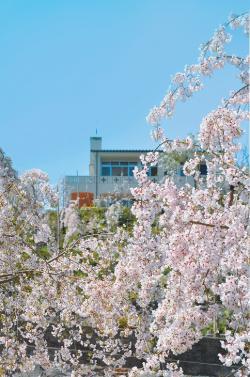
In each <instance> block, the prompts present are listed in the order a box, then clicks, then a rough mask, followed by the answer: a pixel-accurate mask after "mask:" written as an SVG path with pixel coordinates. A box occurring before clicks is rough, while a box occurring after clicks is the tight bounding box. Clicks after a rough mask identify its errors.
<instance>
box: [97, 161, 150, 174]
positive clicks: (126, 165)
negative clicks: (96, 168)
mask: <svg viewBox="0 0 250 377" xmlns="http://www.w3.org/2000/svg"><path fill="white" fill-rule="evenodd" d="M137 165H138V164H137V162H128V161H103V162H102V165H101V166H102V168H101V172H102V176H113V177H115V176H118V177H120V176H124V177H133V170H134V168H135V166H137ZM152 174H153V175H157V168H156V173H155V170H154V169H153V171H152Z"/></svg>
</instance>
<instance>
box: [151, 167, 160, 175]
mask: <svg viewBox="0 0 250 377" xmlns="http://www.w3.org/2000/svg"><path fill="white" fill-rule="evenodd" d="M157 173H158V169H157V166H151V168H150V175H151V177H156V176H157Z"/></svg>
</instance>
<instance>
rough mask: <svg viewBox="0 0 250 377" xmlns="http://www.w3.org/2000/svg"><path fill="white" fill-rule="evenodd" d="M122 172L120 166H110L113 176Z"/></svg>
mask: <svg viewBox="0 0 250 377" xmlns="http://www.w3.org/2000/svg"><path fill="white" fill-rule="evenodd" d="M121 173H122V168H120V166H112V176H113V177H115V176H116V177H117V176H118V177H119V176H120V175H122V174H121Z"/></svg>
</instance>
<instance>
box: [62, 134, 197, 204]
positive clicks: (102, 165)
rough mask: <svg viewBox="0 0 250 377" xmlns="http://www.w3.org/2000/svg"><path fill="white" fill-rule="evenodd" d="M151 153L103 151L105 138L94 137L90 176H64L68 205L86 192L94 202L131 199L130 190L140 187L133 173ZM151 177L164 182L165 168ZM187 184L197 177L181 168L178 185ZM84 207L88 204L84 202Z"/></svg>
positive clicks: (152, 171) (154, 171)
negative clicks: (108, 199)
mask: <svg viewBox="0 0 250 377" xmlns="http://www.w3.org/2000/svg"><path fill="white" fill-rule="evenodd" d="M148 152H151V150H129V149H126V150H116V149H102V138H101V137H91V138H90V163H89V175H88V176H81V175H79V176H65V177H64V202H65V203H67V202H68V201H69V200H70V199H76V197H77V198H79V197H82V198H84V195H85V193H91V196H92V197H93V199H102V198H107V197H116V198H129V197H131V194H130V188H131V187H135V186H136V184H137V182H136V180H135V178H134V176H133V170H134V168H135V166H140V156H141V155H142V154H146V153H148ZM159 152H160V153H162V151H159ZM149 177H150V179H152V180H153V181H154V182H159V181H161V180H162V179H163V178H164V169H163V168H162V167H161V166H154V167H151V169H150V171H149ZM187 181H188V182H189V183H190V184H193V178H192V177H188V178H187V177H185V176H183V174H182V170H181V167H180V169H179V172H177V174H176V183H177V185H179V186H181V185H183V184H185V183H186V182H187ZM82 200H83V199H82ZM82 204H83V205H84V204H86V203H84V200H83V202H82Z"/></svg>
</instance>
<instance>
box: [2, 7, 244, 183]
mask: <svg viewBox="0 0 250 377" xmlns="http://www.w3.org/2000/svg"><path fill="white" fill-rule="evenodd" d="M247 5H248V2H247V1H246V0H219V1H218V0H210V1H209V0H203V1H201V0H99V1H97V0H42V1H34V0H30V1H29V0H22V1H20V0H5V1H1V2H0V48H1V60H0V103H1V110H0V135H1V137H0V146H1V147H2V148H3V149H4V151H5V152H6V153H7V154H8V155H9V156H10V157H11V158H12V160H13V164H14V167H15V168H16V169H17V170H18V171H19V172H22V171H24V170H27V169H30V168H41V169H42V170H44V171H46V172H48V173H49V175H50V177H51V180H52V182H53V183H55V182H56V181H57V180H58V179H59V178H60V177H62V176H63V175H64V174H76V171H77V170H78V171H79V174H87V173H88V162H89V137H90V136H94V135H95V130H96V128H97V129H98V135H99V136H102V137H103V146H104V147H105V148H114V149H116V148H152V147H153V142H152V140H151V138H150V135H149V134H150V126H149V125H148V124H147V123H146V121H145V116H146V115H147V113H148V111H149V110H150V108H151V107H152V106H154V105H156V104H158V103H159V102H160V100H161V99H162V97H163V95H164V94H165V92H166V89H167V88H168V85H169V80H170V77H171V75H172V74H174V73H175V72H177V71H180V70H182V69H183V67H184V66H185V64H192V63H195V62H196V61H197V55H198V47H199V45H200V44H201V43H202V42H205V41H206V40H207V39H208V38H209V37H210V36H211V34H212V33H213V31H214V29H215V28H216V27H217V26H218V25H219V24H221V23H223V22H224V21H225V20H226V19H227V17H228V15H229V14H230V13H231V12H233V13H241V12H243V11H246V10H247ZM235 45H236V47H237V49H238V51H240V53H241V52H242V51H244V50H246V49H247V39H246V38H245V37H244V38H243V37H241V36H240V34H239V35H236V41H235ZM235 74H236V71H233V70H230V69H227V70H226V71H225V72H224V73H220V74H216V77H215V78H214V79H211V80H209V81H208V87H207V91H202V92H200V93H199V94H197V95H196V96H195V97H194V98H193V99H192V100H191V101H189V102H188V103H185V104H180V105H179V106H178V107H177V113H176V115H175V117H174V119H173V120H171V121H170V122H168V126H167V127H168V135H169V137H182V136H185V135H186V134H187V133H189V132H193V133H195V132H197V130H198V125H199V123H200V121H201V119H202V117H203V116H204V115H205V114H206V113H207V112H208V111H210V110H212V109H213V108H214V107H215V106H217V105H218V103H219V99H220V97H221V96H226V95H227V94H228V91H229V90H230V89H232V88H233V87H234V85H235V84H236V87H238V85H239V83H238V81H236V79H235V78H234V76H235Z"/></svg>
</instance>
